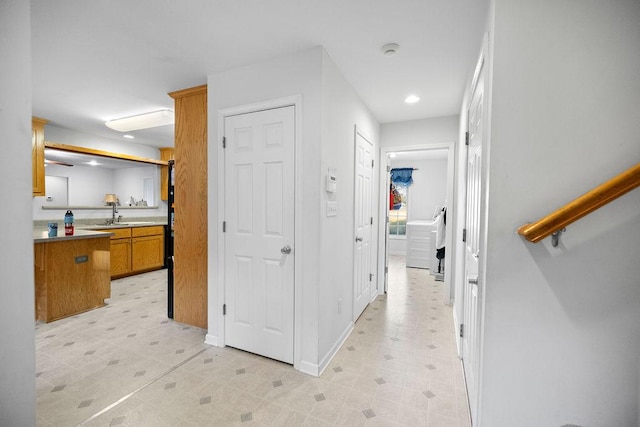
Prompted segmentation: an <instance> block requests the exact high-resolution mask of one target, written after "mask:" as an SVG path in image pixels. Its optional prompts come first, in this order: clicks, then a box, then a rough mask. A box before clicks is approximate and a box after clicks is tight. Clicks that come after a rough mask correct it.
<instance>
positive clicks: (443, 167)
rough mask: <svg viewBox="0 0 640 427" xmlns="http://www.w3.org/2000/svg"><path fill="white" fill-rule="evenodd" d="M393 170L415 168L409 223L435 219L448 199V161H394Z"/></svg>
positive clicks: (392, 163) (410, 196)
mask: <svg viewBox="0 0 640 427" xmlns="http://www.w3.org/2000/svg"><path fill="white" fill-rule="evenodd" d="M391 167H392V168H414V169H417V170H414V171H413V174H412V177H413V184H411V186H410V187H409V221H415V220H427V221H430V220H432V219H433V213H434V210H435V209H436V206H437V207H440V208H442V206H443V205H444V202H445V199H446V198H447V159H446V158H444V159H436V160H398V161H395V160H392V161H391Z"/></svg>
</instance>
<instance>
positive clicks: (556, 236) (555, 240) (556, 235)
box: [551, 227, 567, 248]
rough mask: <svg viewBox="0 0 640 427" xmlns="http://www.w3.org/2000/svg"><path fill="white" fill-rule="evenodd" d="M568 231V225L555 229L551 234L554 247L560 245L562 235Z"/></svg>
mask: <svg viewBox="0 0 640 427" xmlns="http://www.w3.org/2000/svg"><path fill="white" fill-rule="evenodd" d="M565 231H567V229H566V227H562V228H561V229H560V230H557V231H554V232H553V233H552V234H551V246H553V247H554V248H557V247H558V243H560V235H561V234H562V233H564V232H565Z"/></svg>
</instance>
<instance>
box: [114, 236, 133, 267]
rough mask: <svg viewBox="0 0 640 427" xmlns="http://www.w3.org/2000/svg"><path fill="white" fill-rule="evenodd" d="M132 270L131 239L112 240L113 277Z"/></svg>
mask: <svg viewBox="0 0 640 427" xmlns="http://www.w3.org/2000/svg"><path fill="white" fill-rule="evenodd" d="M130 272H131V239H129V238H126V239H112V240H111V277H113V276H119V275H121V274H127V273H130Z"/></svg>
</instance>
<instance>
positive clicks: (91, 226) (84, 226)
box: [75, 221, 167, 230]
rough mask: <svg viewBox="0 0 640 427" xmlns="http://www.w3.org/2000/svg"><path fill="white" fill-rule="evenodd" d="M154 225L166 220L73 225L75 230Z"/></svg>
mask: <svg viewBox="0 0 640 427" xmlns="http://www.w3.org/2000/svg"><path fill="white" fill-rule="evenodd" d="M154 225H167V222H166V221H164V222H160V221H158V222H156V221H124V222H115V223H113V224H112V225H106V224H78V225H76V226H75V228H76V230H77V229H81V230H110V229H112V228H130V227H151V226H154Z"/></svg>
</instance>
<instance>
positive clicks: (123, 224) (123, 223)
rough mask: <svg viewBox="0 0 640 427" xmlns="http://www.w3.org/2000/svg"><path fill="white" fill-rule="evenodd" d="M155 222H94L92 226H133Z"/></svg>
mask: <svg viewBox="0 0 640 427" xmlns="http://www.w3.org/2000/svg"><path fill="white" fill-rule="evenodd" d="M154 224H156V223H155V222H150V221H126V222H114V223H113V224H104V223H102V224H94V225H93V226H92V227H114V228H117V227H132V226H136V225H154Z"/></svg>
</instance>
